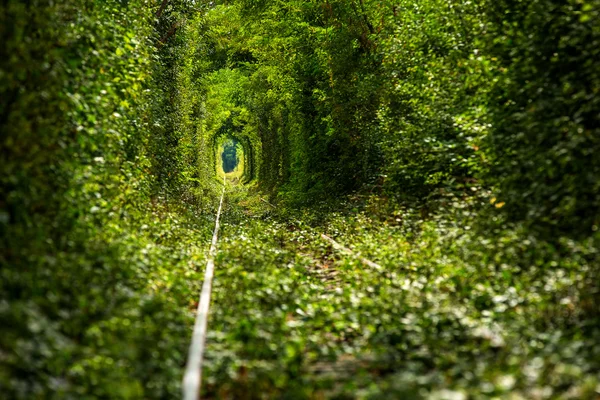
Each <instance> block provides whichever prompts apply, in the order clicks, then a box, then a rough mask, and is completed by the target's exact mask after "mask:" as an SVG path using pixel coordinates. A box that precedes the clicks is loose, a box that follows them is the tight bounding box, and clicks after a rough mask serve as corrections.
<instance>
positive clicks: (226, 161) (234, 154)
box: [221, 139, 240, 174]
mask: <svg viewBox="0 0 600 400" xmlns="http://www.w3.org/2000/svg"><path fill="white" fill-rule="evenodd" d="M238 145H239V142H238V141H237V140H236V139H231V140H229V141H227V142H226V143H225V144H224V145H223V152H222V153H221V160H222V162H223V172H225V173H226V174H229V173H231V172H234V171H235V169H236V168H238V165H239V163H240V155H239V154H238V151H237V150H238V149H237V147H238Z"/></svg>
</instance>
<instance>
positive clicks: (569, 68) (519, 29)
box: [486, 0, 600, 235]
mask: <svg viewBox="0 0 600 400" xmlns="http://www.w3.org/2000/svg"><path fill="white" fill-rule="evenodd" d="M599 7H600V3H598V2H597V1H591V2H585V3H583V2H560V1H547V0H540V1H531V2H505V1H495V2H492V3H491V4H490V5H489V8H488V13H487V15H488V16H489V18H490V23H489V25H488V26H489V28H488V29H489V32H488V39H487V41H486V45H487V46H488V51H489V54H490V55H491V56H494V57H496V58H497V59H498V69H497V72H496V75H497V78H496V83H495V85H494V88H493V91H492V93H491V98H490V122H491V123H492V125H493V129H492V132H491V134H490V136H489V138H488V140H487V142H488V143H489V152H490V157H491V159H492V162H493V167H492V168H491V171H490V173H489V175H488V176H490V178H491V181H492V182H494V183H495V184H497V186H498V187H499V188H500V190H501V192H500V193H501V194H500V196H501V197H499V198H501V199H502V201H506V211H507V214H508V215H510V218H511V219H518V220H527V221H530V222H531V223H533V224H538V225H539V226H538V227H539V228H541V229H546V230H548V229H549V228H558V229H560V231H562V232H563V233H565V232H575V233H577V234H580V235H589V234H590V233H591V232H592V229H594V230H595V229H597V227H596V228H594V226H597V225H598V222H599V220H598V218H599V216H600V209H599V206H600V197H599V196H600V195H599V193H600V192H599V190H598V189H599V188H600V187H599V185H600V183H599V176H600V164H599V162H600V161H599V160H598V157H597V153H598V150H600V148H599V145H600V131H599V129H600V128H599V127H600V124H599V122H600V120H599V114H598V109H599V107H600V97H599V95H598V94H599V90H600V72H599V71H600V51H599V50H598V45H599V44H600V27H599V26H598V24H597V23H596V19H597V17H598V9H599ZM549 232H556V229H555V230H554V231H549Z"/></svg>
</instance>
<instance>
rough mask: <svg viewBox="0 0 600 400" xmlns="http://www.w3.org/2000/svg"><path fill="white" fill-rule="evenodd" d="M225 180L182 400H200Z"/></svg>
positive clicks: (197, 313)
mask: <svg viewBox="0 0 600 400" xmlns="http://www.w3.org/2000/svg"><path fill="white" fill-rule="evenodd" d="M226 179H227V178H226V177H225V176H224V177H223V193H222V194H221V201H220V202H219V210H218V211H217V219H216V222H215V230H214V232H213V237H212V242H211V245H210V251H209V252H208V260H207V262H206V269H205V270H204V282H203V283H202V291H201V292H200V301H199V303H198V310H197V311H196V322H195V324H194V333H193V334H192V343H191V344H190V350H189V355H188V360H187V364H186V366H185V375H184V377H183V399H184V400H198V399H200V390H201V388H202V362H203V360H204V347H205V344H206V331H207V326H208V310H209V307H210V296H211V292H212V281H213V276H214V272H215V256H216V255H217V240H218V237H219V236H218V235H219V220H220V218H221V210H222V209H223V199H224V198H225V183H226Z"/></svg>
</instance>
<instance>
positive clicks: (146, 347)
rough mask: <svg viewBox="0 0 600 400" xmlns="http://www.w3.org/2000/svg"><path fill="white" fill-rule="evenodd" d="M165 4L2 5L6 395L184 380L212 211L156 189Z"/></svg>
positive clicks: (2, 386) (168, 387)
mask: <svg viewBox="0 0 600 400" xmlns="http://www.w3.org/2000/svg"><path fill="white" fill-rule="evenodd" d="M171 8H172V7H170V8H169V9H167V10H165V15H166V13H168V12H171ZM153 12H154V11H153V10H151V9H148V8H147V2H145V1H129V2H127V3H125V2H121V1H108V2H97V1H87V0H78V1H69V2H51V1H31V2H22V1H8V2H4V4H3V5H2V6H1V8H0V16H1V18H2V20H1V22H0V26H1V28H0V29H1V31H0V35H1V38H0V41H1V42H2V54H1V56H0V59H1V61H0V63H1V64H0V70H1V75H0V115H1V117H0V118H1V121H0V125H1V130H2V144H1V151H0V157H1V161H0V165H1V177H0V182H1V193H2V196H1V199H0V208H1V211H0V215H1V218H0V232H1V242H0V243H1V249H2V250H1V252H0V254H1V256H0V262H1V268H0V281H1V282H0V299H1V300H0V318H1V322H0V326H1V327H2V328H1V330H2V332H1V334H0V391H1V392H2V394H3V396H4V397H6V398H22V399H29V398H46V397H59V398H91V397H92V396H93V397H107V398H140V397H144V398H161V397H162V398H164V397H175V396H177V395H178V394H179V377H180V371H181V366H182V365H183V363H184V358H185V349H186V342H185V341H184V340H180V339H181V338H182V337H186V336H187V332H188V328H189V325H190V322H191V317H190V315H188V313H187V307H188V306H189V303H188V302H189V299H190V298H191V296H192V294H193V293H195V292H196V290H197V284H198V283H197V280H195V279H187V278H186V277H194V276H195V265H196V263H201V261H202V259H203V255H202V250H203V248H199V247H197V245H196V244H195V242H194V241H195V240H197V239H198V235H200V236H201V235H202V234H204V232H205V228H206V231H209V229H210V228H208V225H210V221H206V223H205V221H204V220H202V219H200V218H199V217H198V216H195V215H193V214H192V210H197V209H198V208H197V206H196V205H193V206H192V205H187V206H182V205H180V203H179V202H174V201H173V199H171V202H172V203H171V204H170V205H169V204H165V202H161V201H155V200H154V201H153V199H156V198H157V196H158V194H157V192H156V191H155V189H154V188H155V187H157V186H158V187H161V186H163V185H162V184H161V181H163V182H164V183H167V182H166V179H165V180H163V178H162V177H161V176H159V175H158V174H154V175H151V173H152V169H151V168H152V163H151V162H150V159H151V157H149V156H148V153H147V143H148V142H149V137H148V135H147V132H148V130H149V127H151V126H154V125H155V124H159V123H160V122H159V119H160V118H159V116H158V115H156V111H154V110H153V107H155V106H156V97H153V96H152V95H149V92H150V93H151V94H152V92H155V91H156V88H157V86H155V85H154V84H153V82H154V81H156V80H157V79H154V78H152V77H151V76H152V74H153V73H154V74H155V73H156V72H155V69H156V67H153V65H156V61H153V59H154V60H156V57H157V54H156V51H155V50H154V48H155V43H156V40H157V39H156V38H155V36H159V34H160V32H159V31H158V30H157V31H155V30H154V27H153V25H154V24H155V23H154V21H153V18H152V13H153ZM163 48H164V47H163ZM164 51H166V50H164ZM158 56H159V57H160V55H158ZM153 57H154V58H153ZM166 111H168V110H163V111H162V112H166ZM207 205H209V204H207ZM192 228H193V229H192ZM199 244H200V243H199Z"/></svg>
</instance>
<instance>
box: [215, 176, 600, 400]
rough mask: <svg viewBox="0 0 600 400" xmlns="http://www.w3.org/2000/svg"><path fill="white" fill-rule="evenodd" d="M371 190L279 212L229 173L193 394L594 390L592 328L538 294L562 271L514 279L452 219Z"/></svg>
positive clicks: (481, 394)
mask: <svg viewBox="0 0 600 400" xmlns="http://www.w3.org/2000/svg"><path fill="white" fill-rule="evenodd" d="M378 201H379V200H377V199H376V198H375V197H370V198H369V199H366V200H365V199H359V198H358V197H357V198H356V199H354V201H350V202H349V203H344V204H343V205H341V206H340V208H338V211H336V212H326V213H325V212H318V211H308V210H304V211H299V212H293V213H284V212H281V210H278V209H277V208H275V207H273V206H272V205H270V204H269V203H268V202H267V201H265V200H264V199H262V198H261V197H259V195H257V194H252V193H251V192H249V191H248V190H247V189H245V188H244V187H243V186H233V185H231V186H230V187H229V188H228V190H227V195H226V203H225V209H224V212H223V222H222V231H221V235H220V236H221V238H220V241H219V246H218V247H219V250H218V255H217V259H216V271H215V280H214V288H213V299H212V306H211V314H210V317H209V334H208V341H207V350H206V354H205V359H206V361H205V369H204V373H203V375H204V383H205V387H204V394H205V396H204V398H235V399H251V398H286V399H293V398H315V399H319V398H382V399H383V398H423V397H426V398H432V399H466V398H489V397H501V398H515V399H519V398H523V399H525V398H527V399H536V398H539V399H543V398H596V397H594V396H597V390H598V389H599V388H600V386H599V377H598V362H597V360H596V361H594V359H595V355H594V354H593V352H594V350H593V349H594V348H595V347H594V343H595V341H594V340H593V337H589V336H586V335H585V334H583V333H582V332H579V333H577V332H575V331H572V332H570V331H568V330H567V331H565V330H564V326H568V325H569V324H568V322H565V321H567V320H569V319H576V318H577V316H576V315H575V314H576V313H575V312H574V311H573V304H569V301H570V300H569V301H567V300H562V302H558V303H557V304H556V307H554V306H552V307H550V306H548V305H547V302H548V296H549V294H548V292H553V293H554V295H560V294H561V293H567V292H568V287H569V286H570V285H574V284H575V283H576V282H573V281H571V280H570V279H571V275H569V274H568V273H567V274H566V275H565V273H564V271H563V272H557V273H556V274H557V275H556V276H546V277H545V278H544V281H543V282H545V283H544V284H542V285H541V286H539V285H537V286H536V284H535V283H534V282H535V279H539V276H538V277H536V276H535V275H536V274H532V275H529V274H527V273H524V272H520V273H518V279H513V275H514V274H517V272H516V270H511V269H510V268H509V267H508V266H501V267H499V266H497V265H495V264H496V262H497V260H496V261H494V259H493V257H494V252H493V249H482V250H477V249H479V247H481V246H482V245H481V243H479V244H478V246H479V247H474V246H470V245H469V243H468V242H466V241H467V240H472V237H470V236H468V232H469V230H470V229H471V228H470V227H469V226H466V225H465V224H464V221H462V222H460V221H454V222H453V223H450V222H449V221H450V218H448V220H445V219H444V218H443V217H442V216H438V217H433V218H429V219H428V220H427V221H425V220H423V219H422V218H421V216H420V215H419V213H418V212H412V211H410V210H397V211H396V212H392V213H390V212H389V210H385V207H384V206H383V205H382V204H380V203H378ZM463 214H464V212H463ZM323 233H324V234H327V235H328V236H330V237H332V238H334V239H335V240H336V241H338V242H339V243H341V244H342V245H343V246H347V247H349V248H351V249H352V251H353V252H354V254H353V255H352V254H348V253H346V252H344V251H340V250H339V249H337V248H335V247H333V246H332V244H331V242H329V241H327V240H325V239H324V238H323V237H322V234H323ZM481 240H482V241H483V244H486V243H487V242H486V240H488V239H486V238H481ZM499 240H500V241H501V242H502V243H503V245H502V246H504V247H509V248H510V246H514V249H515V251H514V253H515V254H514V256H515V257H516V258H519V257H521V256H522V255H520V254H519V249H518V246H517V245H516V244H515V243H511V240H512V241H513V242H516V240H515V239H514V238H511V237H508V236H504V237H500V238H499ZM519 242H520V240H519ZM491 246H492V247H493V246H495V244H492V245H491ZM488 251H491V253H488ZM364 259H368V260H370V261H372V262H373V263H376V264H377V265H373V264H371V266H369V265H367V264H366V263H365V262H364ZM504 261H506V262H508V261H510V260H504ZM502 265H504V264H502ZM377 266H381V269H378V268H377ZM515 268H516V267H515ZM549 282H550V283H549ZM548 285H552V287H548ZM564 299H569V297H568V296H567V295H566V294H565V297H564ZM542 305H543V306H542ZM559 314H560V315H559ZM550 321H552V322H550ZM560 321H562V325H561V327H560V328H558V327H557V326H553V325H552V324H561V322H560ZM586 348H587V350H586Z"/></svg>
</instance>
